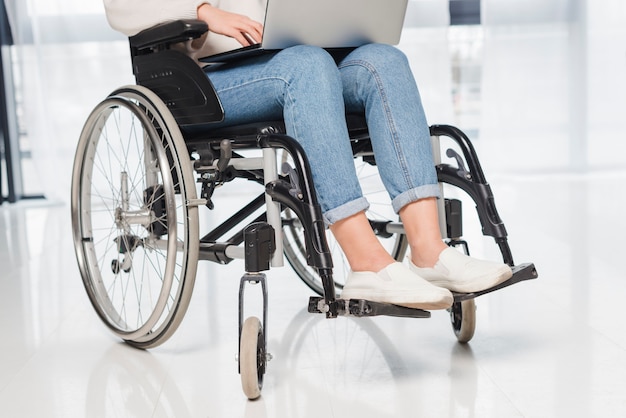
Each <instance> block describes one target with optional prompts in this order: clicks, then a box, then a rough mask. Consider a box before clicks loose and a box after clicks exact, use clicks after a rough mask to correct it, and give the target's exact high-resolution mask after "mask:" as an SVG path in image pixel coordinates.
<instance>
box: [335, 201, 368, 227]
mask: <svg viewBox="0 0 626 418" xmlns="http://www.w3.org/2000/svg"><path fill="white" fill-rule="evenodd" d="M369 207H370V204H369V202H368V201H367V199H366V198H364V197H359V198H358V199H355V200H351V201H349V202H348V203H344V204H343V205H341V206H338V207H336V208H335V209H331V210H329V211H328V212H326V213H324V221H325V223H326V226H327V227H328V226H329V225H332V224H334V223H335V222H337V221H340V220H342V219H346V218H348V217H350V216H352V215H354V214H357V213H359V212H362V211H364V210H367V209H368V208H369Z"/></svg>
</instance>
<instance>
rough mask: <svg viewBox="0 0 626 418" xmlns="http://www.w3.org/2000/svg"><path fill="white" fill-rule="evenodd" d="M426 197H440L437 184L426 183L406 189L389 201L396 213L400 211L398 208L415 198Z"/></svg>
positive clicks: (413, 200)
mask: <svg viewBox="0 0 626 418" xmlns="http://www.w3.org/2000/svg"><path fill="white" fill-rule="evenodd" d="M427 197H436V198H440V197H441V191H440V190H439V184H426V185H424V186H419V187H416V188H414V189H411V190H407V191H406V192H404V193H401V194H399V195H398V196H396V198H395V199H393V200H392V201H391V206H392V207H393V210H394V211H395V212H396V213H398V212H400V209H402V208H403V207H404V206H406V205H408V204H409V203H411V202H415V201H416V200H420V199H425V198H427Z"/></svg>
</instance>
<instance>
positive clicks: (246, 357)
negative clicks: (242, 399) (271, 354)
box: [239, 316, 267, 400]
mask: <svg viewBox="0 0 626 418" xmlns="http://www.w3.org/2000/svg"><path fill="white" fill-rule="evenodd" d="M266 364H267V354H266V349H265V338H264V336H263V327H262V325H261V321H259V318H257V317H254V316H251V317H249V318H248V319H246V321H245V322H244V323H243V327H242V330H241V341H240V345H239V374H240V375H241V387H242V388H243V392H244V394H245V395H246V396H247V397H248V399H250V400H254V399H257V398H258V397H259V396H261V388H262V387H263V375H264V374H265V366H266Z"/></svg>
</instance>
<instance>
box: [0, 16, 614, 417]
mask: <svg viewBox="0 0 626 418" xmlns="http://www.w3.org/2000/svg"><path fill="white" fill-rule="evenodd" d="M622 28H623V26H622ZM594 29H595V30H592V31H590V35H589V39H588V40H589V42H588V45H589V49H588V50H585V51H584V52H585V53H580V51H579V49H578V48H579V47H578V46H574V47H569V48H568V42H569V40H570V39H571V36H572V34H571V31H569V30H568V27H567V25H537V26H530V27H528V26H527V27H517V28H515V27H507V28H492V29H490V30H486V31H485V32H483V33H482V35H480V42H479V44H480V49H479V53H478V55H474V58H476V57H478V59H479V62H480V63H481V64H480V66H479V68H480V77H479V78H478V84H479V86H481V88H480V91H479V92H478V93H476V92H475V91H474V92H472V91H471V89H465V90H463V89H461V90H459V91H461V93H463V91H464V92H465V93H464V94H460V96H459V98H458V100H459V103H457V105H459V106H460V108H461V109H462V110H463V112H462V113H460V114H459V113H454V112H453V111H449V110H445V109H444V110H442V111H441V112H440V113H441V114H442V115H443V117H451V118H459V119H460V120H462V121H463V122H464V124H465V125H466V127H468V128H469V129H471V130H475V131H476V132H478V134H477V141H476V144H477V147H478V148H479V152H480V155H481V158H482V160H483V163H484V165H485V170H486V174H487V177H488V179H489V180H490V182H491V184H492V187H493V189H494V193H495V196H496V202H497V205H498V210H499V211H500V215H501V216H502V218H503V219H504V221H505V223H506V226H507V229H508V232H509V238H510V243H511V247H512V249H513V254H514V256H515V258H516V261H517V262H524V261H532V262H534V263H535V264H536V266H537V268H538V271H539V274H540V278H539V279H538V280H535V281H530V282H526V283H521V284H519V285H516V286H514V287H512V288H510V289H507V290H503V291H501V292H497V293H494V294H491V295H487V296H484V297H481V298H479V299H478V300H477V305H478V319H477V323H478V326H477V332H476V336H475V337H474V339H473V340H472V341H471V343H470V344H468V345H460V344H458V343H456V341H455V338H454V336H453V333H452V331H451V328H450V325H449V321H448V318H447V315H446V313H445V312H433V315H432V318H431V319H398V318H384V317H378V318H373V319H359V320H357V319H347V318H340V319H337V320H326V319H324V318H323V317H321V316H315V315H311V314H308V313H306V309H305V307H306V302H307V299H308V296H310V291H309V290H308V288H306V287H305V286H304V285H303V284H302V283H300V282H299V281H298V280H297V278H296V277H295V275H294V273H293V272H292V271H291V270H290V269H289V268H288V267H286V268H283V269H275V270H272V271H271V272H270V273H269V286H270V307H271V310H270V318H269V351H270V352H271V353H272V354H273V355H274V360H272V361H271V362H270V364H269V369H268V373H267V375H266V379H265V387H264V389H263V396H262V397H261V399H260V400H258V401H256V402H248V401H247V400H246V399H245V397H244V396H243V394H242V393H241V390H240V383H239V376H238V374H237V368H236V362H235V354H236V351H237V329H236V308H237V287H238V279H239V277H240V275H241V272H242V264H241V263H238V262H235V263H232V264H230V265H228V266H217V265H213V264H201V265H200V269H199V273H198V280H197V282H196V283H197V284H196V288H195V291H194V297H193V299H192V303H191V306H190V309H189V311H188V313H187V315H186V317H185V321H184V322H183V324H182V326H181V328H180V329H179V330H178V331H177V333H176V334H175V335H174V337H173V338H172V339H171V340H169V341H168V342H167V343H165V344H164V345H163V346H161V347H159V348H157V349H154V350H151V351H149V352H145V351H138V350H135V349H133V348H130V347H128V346H126V345H124V344H123V343H120V342H119V341H118V340H117V339H116V338H114V337H113V336H112V335H111V334H110V333H109V332H108V331H107V330H106V329H105V327H104V326H103V325H102V324H101V323H100V321H99V319H98V318H97V317H96V315H95V314H94V312H93V310H92V308H91V306H90V305H89V302H88V300H87V297H86V295H85V292H84V290H83V288H82V284H81V281H80V277H79V274H78V271H77V267H76V262H75V257H74V252H73V244H72V240H71V227H70V215H69V210H68V207H67V206H66V205H64V204H58V205H54V204H37V203H32V202H31V203H19V204H16V205H12V206H6V205H4V206H2V207H0V265H1V266H2V267H1V273H0V335H1V337H0V338H1V339H0V352H1V355H0V415H1V416H3V417H44V416H45V417H98V416H103V417H118V416H119V417H288V418H293V417H356V416H359V417H377V418H378V417H387V416H388V417H418V416H419V417H443V416H450V417H469V416H476V417H498V418H500V417H618V416H626V373H625V372H624V371H625V370H626V333H625V332H624V321H623V318H622V311H623V309H622V308H621V306H622V304H623V303H624V301H625V300H626V280H625V279H626V272H625V271H624V267H623V261H622V260H623V259H622V257H623V248H622V242H621V239H622V237H623V236H624V235H626V220H625V219H626V218H625V217H624V215H623V208H624V207H625V206H626V193H624V191H623V190H624V186H623V184H624V182H625V181H626V157H625V156H624V151H625V147H624V145H623V140H624V133H623V132H622V131H621V130H620V128H621V124H622V122H621V121H623V120H624V116H626V115H625V113H626V112H625V110H624V109H625V108H624V105H623V103H624V99H625V98H626V94H625V92H626V88H625V86H626V80H625V79H624V78H625V76H624V74H626V71H625V70H626V60H625V54H626V32H625V31H624V30H623V29H622V30H619V31H603V30H602V27H600V26H598V27H597V28H595V27H594ZM473 39H474V40H473V41H472V42H475V41H476V39H475V38H473ZM407 45H408V46H407ZM592 45H593V48H592V47H591V46H592ZM596 46H598V48H596ZM404 48H407V49H408V50H409V53H410V52H411V49H410V48H412V46H411V44H410V42H408V41H407V42H405V44H404ZM564 51H565V52H564ZM567 51H569V52H567ZM573 56H574V57H573ZM412 57H413V58H412V59H413V60H414V61H415V60H417V58H415V56H414V55H412ZM581 57H582V58H581ZM513 58H515V60H513ZM571 59H580V60H581V61H579V62H580V63H582V64H583V65H584V67H585V69H586V70H585V71H586V74H585V75H584V76H580V75H579V74H578V75H577V74H576V71H569V70H568V68H570V63H571V61H570V60H571ZM426 72H427V71H426V70H424V69H423V68H422V69H421V70H416V73H417V74H418V78H419V79H426V80H429V79H431V80H438V79H440V78H441V75H440V74H437V75H432V77H430V78H429V77H428V76H427V75H424V74H425V73H426ZM420 75H421V76H420ZM577 77H582V78H577ZM454 80H455V81H458V79H453V81H454ZM474 81H476V79H475V78H474V79H473V81H471V80H470V81H468V82H466V83H465V84H464V83H463V80H461V82H460V85H461V86H466V87H467V86H471V85H473V84H472V83H473V82H474ZM581 81H582V83H581ZM452 84H454V82H450V81H449V80H448V81H445V80H444V81H441V82H440V83H439V84H436V85H430V86H428V87H427V88H426V90H427V92H426V93H425V96H426V97H429V95H431V92H433V91H436V89H437V86H439V87H441V86H446V87H449V86H450V85H452ZM581 90H582V92H581ZM470 93H472V94H470ZM476 97H478V98H479V102H478V108H475V107H472V106H474V105H476V101H475V100H476ZM425 100H426V101H428V99H425ZM580 100H585V102H584V103H581V102H580ZM435 107H436V106H435ZM455 109H457V108H455ZM472 111H474V113H472ZM437 118H438V116H437V115H435V116H431V121H432V122H441V121H440V120H432V119H437ZM581 119H582V120H581ZM452 122H454V121H452ZM461 127H464V126H461ZM581 127H582V129H583V132H582V133H580V132H577V131H576V129H578V128H581ZM580 147H582V148H580ZM225 199H226V201H225V202H224V203H222V205H225V206H229V205H236V204H237V203H236V200H237V199H236V198H235V197H234V196H231V197H226V198H225ZM465 211H466V212H467V213H469V212H471V211H472V209H471V206H469V205H466V207H465ZM470 227H471V224H470V225H469V226H467V228H470ZM468 235H471V233H469V234H468ZM471 238H474V240H473V241H472V240H470V246H471V247H470V249H472V250H473V252H474V253H475V254H478V255H484V256H493V255H494V254H495V253H494V250H493V249H492V248H491V247H490V245H491V243H490V241H489V240H487V239H482V238H481V237H476V235H475V234H474V237H471Z"/></svg>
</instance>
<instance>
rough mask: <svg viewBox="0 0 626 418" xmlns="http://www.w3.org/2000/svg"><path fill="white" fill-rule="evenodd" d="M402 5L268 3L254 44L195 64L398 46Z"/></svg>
mask: <svg viewBox="0 0 626 418" xmlns="http://www.w3.org/2000/svg"><path fill="white" fill-rule="evenodd" d="M407 2H408V0H268V1H267V7H266V11H265V22H264V25H263V40H262V42H261V43H260V44H255V45H251V46H247V47H242V48H238V49H234V50H232V51H227V52H222V53H220V54H216V55H211V56H208V57H204V58H201V59H200V61H202V62H206V63H217V62H226V61H231V60H234V59H239V58H243V57H248V56H251V55H255V54H260V53H263V52H264V51H271V50H278V49H284V48H288V47H290V46H294V45H300V44H304V45H314V46H319V47H322V48H328V49H331V48H353V47H358V46H361V45H364V44H366V43H373V42H375V43H385V44H390V45H395V44H397V43H398V42H399V41H400V35H401V32H402V25H403V23H404V15H405V12H406V7H407Z"/></svg>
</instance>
